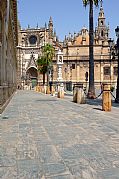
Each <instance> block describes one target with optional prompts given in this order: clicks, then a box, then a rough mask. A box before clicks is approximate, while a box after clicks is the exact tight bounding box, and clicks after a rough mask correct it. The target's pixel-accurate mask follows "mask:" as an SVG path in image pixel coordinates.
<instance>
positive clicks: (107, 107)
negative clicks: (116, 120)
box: [102, 84, 111, 111]
mask: <svg viewBox="0 0 119 179" xmlns="http://www.w3.org/2000/svg"><path fill="white" fill-rule="evenodd" d="M102 110H103V111H111V93H110V85H108V84H103V94H102Z"/></svg>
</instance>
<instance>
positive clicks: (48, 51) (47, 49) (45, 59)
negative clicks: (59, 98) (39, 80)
mask: <svg viewBox="0 0 119 179" xmlns="http://www.w3.org/2000/svg"><path fill="white" fill-rule="evenodd" d="M54 54H55V50H54V47H53V46H52V45H50V44H46V45H45V46H44V47H43V48H42V56H41V57H39V58H38V60H37V64H38V70H39V71H40V72H41V73H42V74H43V85H44V84H45V74H46V73H47V86H49V65H50V64H51V62H52V59H53V56H54Z"/></svg>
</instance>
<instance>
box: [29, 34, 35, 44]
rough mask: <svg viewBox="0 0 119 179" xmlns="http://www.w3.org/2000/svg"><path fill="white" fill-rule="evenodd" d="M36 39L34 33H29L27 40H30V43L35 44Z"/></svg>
mask: <svg viewBox="0 0 119 179" xmlns="http://www.w3.org/2000/svg"><path fill="white" fill-rule="evenodd" d="M36 41H37V37H36V36H35V35H31V36H30V37H29V42H30V44H31V45H35V44H36Z"/></svg>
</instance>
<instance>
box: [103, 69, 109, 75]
mask: <svg viewBox="0 0 119 179" xmlns="http://www.w3.org/2000/svg"><path fill="white" fill-rule="evenodd" d="M104 75H110V67H104Z"/></svg>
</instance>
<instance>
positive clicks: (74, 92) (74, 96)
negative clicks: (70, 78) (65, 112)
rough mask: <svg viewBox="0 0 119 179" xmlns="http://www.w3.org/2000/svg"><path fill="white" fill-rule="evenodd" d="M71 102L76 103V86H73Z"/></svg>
mask: <svg viewBox="0 0 119 179" xmlns="http://www.w3.org/2000/svg"><path fill="white" fill-rule="evenodd" d="M73 102H75V103H77V87H74V90H73Z"/></svg>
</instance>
